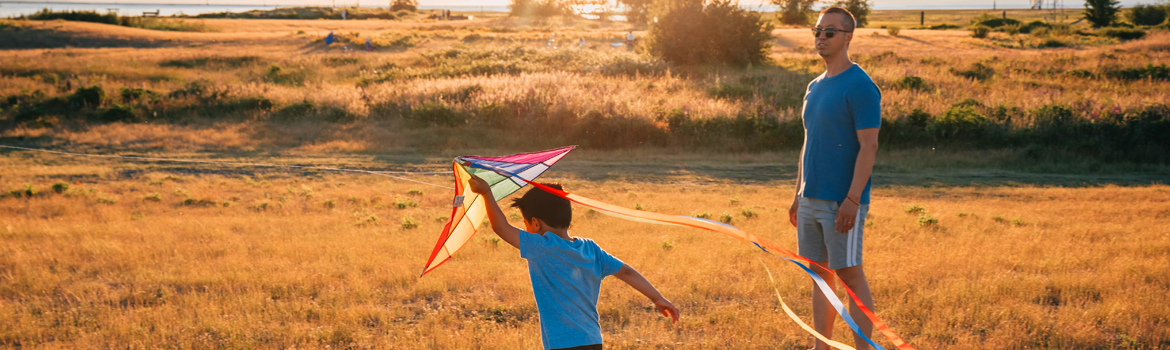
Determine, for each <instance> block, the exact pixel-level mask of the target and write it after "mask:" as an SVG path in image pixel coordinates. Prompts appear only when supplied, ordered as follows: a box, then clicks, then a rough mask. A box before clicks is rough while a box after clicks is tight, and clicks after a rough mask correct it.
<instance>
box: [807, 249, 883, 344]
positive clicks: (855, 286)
mask: <svg viewBox="0 0 1170 350" xmlns="http://www.w3.org/2000/svg"><path fill="white" fill-rule="evenodd" d="M837 276H838V277H841V283H844V284H845V285H846V286H848V287H849V289H852V290H853V294H857V298H858V299H861V302H862V303H863V304H865V307H866V308H868V309H869V310H870V311H873V312H877V311H876V310H874V308H873V293H870V291H869V282H868V281H866V280H865V270H863V269H862V268H861V265H854V266H850V267H846V268H842V269H838V270H837ZM852 299H853V298H850V302H849V316H851V317H853V321H854V322H857V327H858V328H861V332H862V333H865V336H866V337H869V336H870V335H872V334H873V322H871V321H870V320H869V317H866V316H865V313H864V312H861V309H860V308H858V307H857V302H856V301H853V300H852ZM825 304H828V301H825ZM813 307H814V310H815V307H816V305H815V304H814V305H813ZM826 336H827V335H826ZM870 339H873V338H870ZM853 344H854V346H855V347H857V349H858V350H864V349H869V343H867V342H866V341H865V340H863V339H861V337H860V336H858V335H857V334H854V335H853Z"/></svg>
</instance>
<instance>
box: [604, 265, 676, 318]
mask: <svg viewBox="0 0 1170 350" xmlns="http://www.w3.org/2000/svg"><path fill="white" fill-rule="evenodd" d="M613 276H614V277H617V278H618V279H620V280H622V282H626V284H628V285H630V287H634V289H636V290H638V292H641V293H642V295H645V296H646V297H647V298H650V300H651V301H653V302H654V308H656V309H658V312H661V313H662V315H663V316H666V317H670V318H671V319H672V321H671V322H678V308H676V307H674V304H671V303H670V300H666V298H665V297H663V296H662V293H659V292H658V289H656V288H654V285H652V284H650V281H647V280H646V277H642V274H641V273H638V270H634V268H633V267H630V265H626V264H622V268H621V269H620V270H618V272H617V273H615V274H613Z"/></svg>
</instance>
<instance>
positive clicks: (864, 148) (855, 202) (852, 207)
mask: <svg viewBox="0 0 1170 350" xmlns="http://www.w3.org/2000/svg"><path fill="white" fill-rule="evenodd" d="M857 141H858V142H859V143H861V151H860V152H858V153H857V162H856V163H854V165H853V182H852V183H850V185H849V194H847V195H846V196H845V201H843V202H841V208H839V209H837V220H836V221H837V232H839V233H847V232H849V230H852V229H853V225H854V224H856V222H854V221H856V220H857V207H858V206H860V205H861V192H864V191H865V185H866V184H868V183H869V176H870V175H871V174H873V163H874V159H876V158H877V150H878V128H868V129H861V130H857Z"/></svg>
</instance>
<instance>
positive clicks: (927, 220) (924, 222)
mask: <svg viewBox="0 0 1170 350" xmlns="http://www.w3.org/2000/svg"><path fill="white" fill-rule="evenodd" d="M917 222H918V226H922V227H929V226H934V224H937V223H938V219H936V218H935V217H933V216H930V215H923V216H919V217H918V220H917Z"/></svg>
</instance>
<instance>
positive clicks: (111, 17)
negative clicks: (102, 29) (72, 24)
mask: <svg viewBox="0 0 1170 350" xmlns="http://www.w3.org/2000/svg"><path fill="white" fill-rule="evenodd" d="M28 19H32V20H38V21H51V20H55V19H61V20H66V21H77V22H93V23H105V24H113V25H117V24H118V15H117V14H114V13H112V12H111V13H106V14H104V15H103V14H100V13H97V11H60V12H58V11H53V10H50V9H43V10H40V11H37V13H34V14H32V15H29V16H28Z"/></svg>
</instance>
